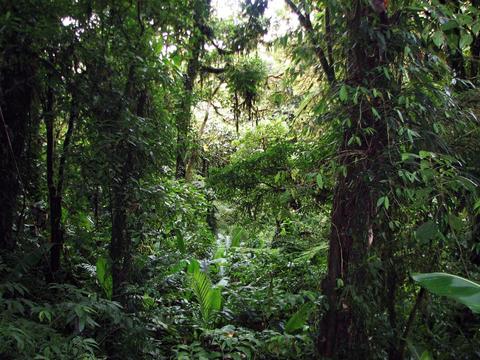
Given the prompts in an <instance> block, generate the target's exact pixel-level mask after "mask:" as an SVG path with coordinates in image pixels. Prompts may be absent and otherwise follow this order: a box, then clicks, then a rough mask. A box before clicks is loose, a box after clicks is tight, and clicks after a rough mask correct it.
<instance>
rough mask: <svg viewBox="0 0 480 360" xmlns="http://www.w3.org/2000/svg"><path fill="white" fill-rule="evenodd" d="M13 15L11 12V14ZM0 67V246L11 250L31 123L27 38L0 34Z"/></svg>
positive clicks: (31, 63) (31, 66) (31, 70)
mask: <svg viewBox="0 0 480 360" xmlns="http://www.w3.org/2000/svg"><path fill="white" fill-rule="evenodd" d="M12 16H15V15H12ZM4 36H5V38H4V42H2V43H0V45H1V44H8V46H5V47H4V48H3V49H2V51H1V55H2V57H3V59H2V67H1V68H0V204H1V205H0V249H12V248H13V247H14V246H15V240H14V237H13V234H12V230H13V229H12V227H13V223H14V218H15V212H16V210H17V199H18V196H19V193H20V190H21V186H22V183H21V171H22V165H23V164H22V158H23V156H22V155H23V152H24V148H25V141H26V136H27V134H28V130H29V127H30V124H31V107H32V97H33V85H32V84H33V77H34V73H35V70H34V56H33V55H32V54H31V52H30V50H29V48H28V41H26V40H25V39H23V38H21V35H19V34H17V33H15V34H10V35H9V36H8V35H4ZM19 44H22V45H19Z"/></svg>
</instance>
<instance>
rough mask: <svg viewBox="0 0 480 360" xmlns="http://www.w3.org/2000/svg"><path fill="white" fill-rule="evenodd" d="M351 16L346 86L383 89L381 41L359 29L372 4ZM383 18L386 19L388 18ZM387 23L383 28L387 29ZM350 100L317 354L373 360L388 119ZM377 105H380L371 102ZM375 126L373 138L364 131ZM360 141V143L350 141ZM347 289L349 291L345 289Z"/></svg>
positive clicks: (356, 5)
mask: <svg viewBox="0 0 480 360" xmlns="http://www.w3.org/2000/svg"><path fill="white" fill-rule="evenodd" d="M352 9H353V10H352V13H351V14H349V15H348V36H349V40H350V41H349V44H350V46H349V51H348V58H347V69H348V73H347V81H346V82H347V84H348V85H349V86H350V87H352V88H356V87H358V86H363V87H366V88H377V89H381V88H382V87H383V88H384V87H385V85H386V80H385V79H384V78H383V77H382V76H379V75H378V73H374V72H373V70H374V69H375V68H377V67H378V66H379V65H381V64H382V62H383V60H382V58H383V56H382V55H381V51H380V49H379V47H378V44H377V43H374V42H373V41H372V40H370V37H369V36H368V35H367V34H365V32H366V30H365V29H362V27H361V26H360V22H361V19H368V20H367V21H373V15H372V13H371V9H370V8H369V6H368V3H365V2H363V1H361V0H355V1H352ZM383 15H384V16H383V17H381V18H386V14H383ZM384 25H385V24H383V25H382V26H384ZM361 104H362V103H361V101H359V102H358V104H354V103H353V102H350V103H349V104H348V105H349V106H350V108H349V111H348V113H349V118H350V121H351V124H352V125H351V126H350V127H346V128H345V130H344V135H343V141H342V144H341V147H340V149H339V156H340V165H341V166H342V167H343V169H344V171H343V175H339V179H338V181H337V185H336V188H335V192H334V198H333V209H332V215H331V223H332V225H331V234H330V241H329V255H328V272H327V277H326V278H325V280H324V281H323V283H322V289H323V292H324V294H325V296H326V298H327V302H328V306H329V307H328V310H327V312H326V314H325V316H324V318H323V319H322V321H321V324H320V333H319V336H318V339H317V349H318V353H319V355H320V356H322V357H326V358H336V359H365V358H368V357H369V355H368V354H369V348H368V333H367V328H366V324H365V314H364V313H363V312H362V310H361V308H360V307H359V306H360V305H364V304H362V303H363V302H364V301H365V300H362V293H363V292H364V291H365V281H366V276H367V274H366V271H365V267H364V265H365V261H366V255H367V251H368V248H369V245H370V244H371V243H372V241H373V238H374V228H375V226H374V217H375V215H376V207H375V200H376V198H377V196H378V194H377V193H376V191H375V188H374V184H376V183H378V182H379V180H380V179H379V178H378V176H379V175H378V169H377V166H378V163H379V156H380V155H381V153H382V151H383V149H384V147H385V144H386V127H385V124H384V123H383V121H384V120H383V119H376V118H375V116H374V114H373V113H372V111H371V110H370V107H369V106H363V107H362V106H361ZM372 105H374V106H375V105H376V106H378V105H379V104H372ZM363 128H372V129H374V130H375V131H374V132H373V135H369V134H367V133H365V132H362V131H361V129H363ZM354 136H356V137H358V138H359V139H361V144H360V145H358V144H356V142H355V141H353V142H352V141H351V139H352V137H354ZM345 289H348V291H344V290H345Z"/></svg>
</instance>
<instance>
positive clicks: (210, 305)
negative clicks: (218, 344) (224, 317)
mask: <svg viewBox="0 0 480 360" xmlns="http://www.w3.org/2000/svg"><path fill="white" fill-rule="evenodd" d="M195 263H196V264H197V265H192V264H195ZM188 271H189V276H190V283H191V287H192V291H193V293H194V294H195V297H196V299H197V301H198V304H199V305H200V316H201V321H202V324H203V326H204V327H205V328H209V327H210V326H211V324H212V323H214V322H215V316H216V315H217V314H218V312H219V311H220V310H221V308H222V292H221V288H220V287H218V286H213V284H212V282H211V281H210V279H209V278H208V276H207V274H205V273H204V272H203V271H202V270H200V265H199V264H198V262H196V261H193V262H191V263H190V265H189V266H188Z"/></svg>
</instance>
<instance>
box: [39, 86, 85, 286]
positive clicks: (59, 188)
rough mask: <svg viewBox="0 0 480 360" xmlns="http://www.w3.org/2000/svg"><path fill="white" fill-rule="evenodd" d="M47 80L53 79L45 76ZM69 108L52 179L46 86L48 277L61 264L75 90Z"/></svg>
mask: <svg viewBox="0 0 480 360" xmlns="http://www.w3.org/2000/svg"><path fill="white" fill-rule="evenodd" d="M48 81H49V83H50V82H51V81H52V79H49V80H48ZM71 96H72V100H71V108H70V114H69V119H68V125H67V132H66V134H65V139H64V142H63V148H62V154H61V156H60V160H59V164H58V171H57V176H56V178H57V179H56V180H57V181H55V172H56V171H55V157H56V156H55V143H56V141H55V136H54V124H55V113H54V111H55V110H54V92H53V88H52V87H51V86H49V88H48V89H47V96H46V100H45V106H44V120H45V128H46V133H47V187H48V203H49V211H50V244H51V248H50V266H49V273H48V276H47V277H48V281H50V282H52V281H55V280H56V279H57V277H56V275H57V274H58V271H59V270H60V268H61V256H62V249H63V242H64V231H63V227H62V201H63V184H64V182H65V166H66V162H67V158H68V151H69V148H70V143H71V140H72V136H73V131H74V127H75V122H76V119H77V113H78V109H77V104H76V101H75V94H74V93H73V91H72V94H71Z"/></svg>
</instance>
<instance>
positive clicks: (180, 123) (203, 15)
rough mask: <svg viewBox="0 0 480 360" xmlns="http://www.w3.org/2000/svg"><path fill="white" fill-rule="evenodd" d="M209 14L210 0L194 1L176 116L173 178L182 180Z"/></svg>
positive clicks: (184, 172)
mask: <svg viewBox="0 0 480 360" xmlns="http://www.w3.org/2000/svg"><path fill="white" fill-rule="evenodd" d="M209 14H210V0H196V1H195V4H194V14H193V19H194V22H195V29H194V30H193V34H192V35H191V36H192V38H191V56H190V59H189V60H188V65H187V72H186V73H185V75H184V78H183V96H182V100H181V103H180V112H179V114H178V115H177V159H176V160H177V161H176V170H175V176H176V178H177V179H183V178H185V175H186V166H187V164H186V163H187V152H188V144H189V135H190V128H191V118H192V100H193V88H194V85H195V80H196V79H197V76H198V73H199V70H200V55H201V52H202V50H203V45H204V37H203V34H202V32H201V29H202V28H203V27H204V24H205V22H206V21H207V20H208V17H209Z"/></svg>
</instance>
